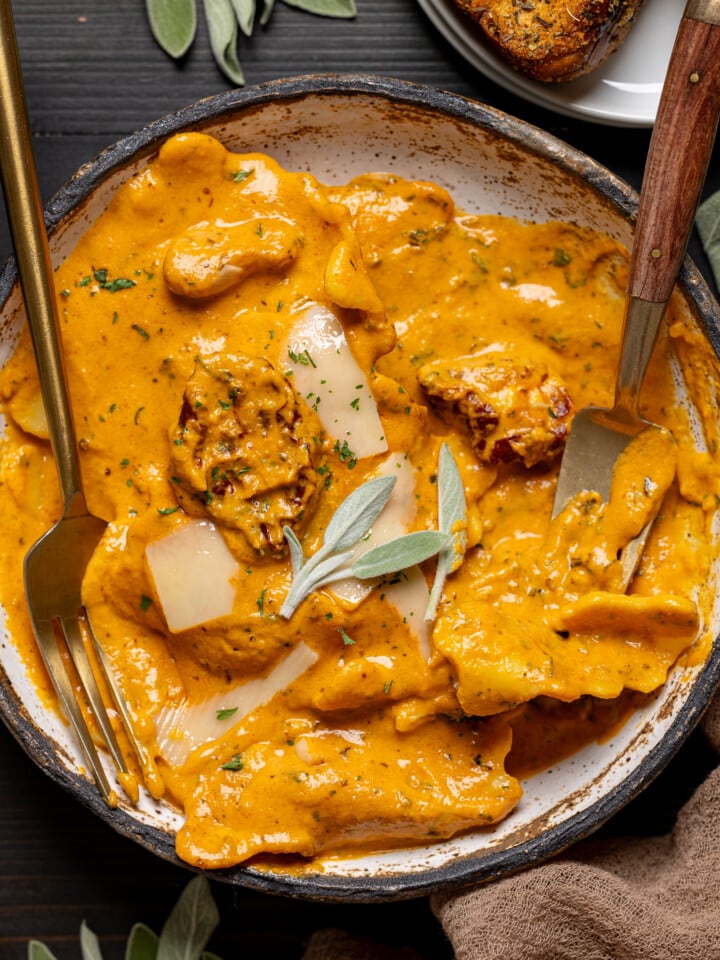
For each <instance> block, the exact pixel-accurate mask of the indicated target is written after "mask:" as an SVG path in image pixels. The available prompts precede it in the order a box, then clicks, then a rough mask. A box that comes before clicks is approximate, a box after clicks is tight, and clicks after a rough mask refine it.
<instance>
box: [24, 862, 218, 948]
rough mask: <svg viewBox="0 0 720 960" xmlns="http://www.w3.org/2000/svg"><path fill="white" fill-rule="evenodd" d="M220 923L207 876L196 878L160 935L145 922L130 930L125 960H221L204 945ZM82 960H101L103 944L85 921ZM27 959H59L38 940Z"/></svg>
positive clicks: (181, 896) (81, 935)
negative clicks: (101, 944)
mask: <svg viewBox="0 0 720 960" xmlns="http://www.w3.org/2000/svg"><path fill="white" fill-rule="evenodd" d="M219 922H220V914H219V913H218V909H217V906H216V904H215V901H214V900H213V896H212V893H211V892H210V884H209V882H208V879H207V877H194V878H193V879H192V880H191V881H190V883H188V885H187V886H186V887H185V889H184V890H183V892H182V893H181V895H180V899H179V900H178V902H177V903H176V904H175V906H174V907H173V909H172V911H171V913H170V915H169V916H168V918H167V920H166V921H165V925H164V926H163V928H162V931H161V933H160V936H158V935H157V934H156V933H154V932H153V931H152V930H151V929H150V928H149V927H147V926H145V924H143V923H136V924H135V925H134V926H133V928H132V930H131V931H130V936H129V938H128V941H127V946H126V948H125V960H219V957H216V956H215V954H212V953H209V952H208V951H207V950H206V949H205V946H206V944H207V942H208V941H209V939H210V937H211V936H212V934H213V932H214V931H215V928H216V927H217V925H218V923H219ZM80 956H81V958H82V960H102V951H101V949H100V942H99V940H98V938H97V936H96V935H95V934H94V933H93V931H92V930H91V929H90V928H89V927H88V926H87V924H86V923H85V922H84V921H83V923H82V924H81V926H80ZM28 960H56V958H55V954H54V953H53V952H52V951H51V950H50V949H49V948H48V947H46V946H45V944H44V943H41V942H40V941H39V940H31V941H30V943H29V944H28Z"/></svg>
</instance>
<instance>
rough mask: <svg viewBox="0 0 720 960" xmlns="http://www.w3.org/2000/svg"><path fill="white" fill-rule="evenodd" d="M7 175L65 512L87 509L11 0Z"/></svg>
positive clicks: (1, 88) (1, 23)
mask: <svg viewBox="0 0 720 960" xmlns="http://www.w3.org/2000/svg"><path fill="white" fill-rule="evenodd" d="M0 173H2V184H3V192H4V195H5V204H6V207H7V212H8V220H9V222H10V232H11V235H12V240H13V247H14V249H15V259H16V261H17V266H18V273H19V274H20V284H21V287H22V291H23V298H24V300H25V310H26V314H27V320H28V326H29V328H30V334H31V337H32V343H33V349H34V351H35V359H36V363H37V367H38V373H39V377H40V389H41V392H42V398H43V403H44V406H45V414H46V417H47V421H48V429H49V431H50V442H51V444H52V449H53V454H54V457H55V463H56V466H57V471H58V477H59V480H60V489H61V493H62V499H63V506H64V508H65V512H66V513H68V512H70V513H73V512H77V511H78V510H79V511H83V512H84V498H83V496H82V482H81V478H80V465H79V461H78V453H77V444H76V439H75V429H74V426H73V421H72V414H71V410H70V403H69V400H68V395H67V389H66V386H65V375H64V370H63V363H62V354H61V350H60V342H59V333H58V331H59V320H58V309H57V300H56V297H55V286H54V283H53V268H52V261H51V259H50V250H49V246H48V239H47V234H46V231H45V221H44V218H43V211H42V203H41V200H40V190H39V187H38V181H37V172H36V168H35V157H34V152H33V145H32V138H31V134H30V123H29V120H28V112H27V105H26V102H25V93H24V90H23V81H22V72H21V68H20V58H19V55H18V48H17V39H16V35H15V25H14V22H13V15H12V7H11V4H10V0H0Z"/></svg>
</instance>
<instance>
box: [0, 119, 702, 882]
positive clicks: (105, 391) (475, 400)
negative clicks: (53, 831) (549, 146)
mask: <svg viewBox="0 0 720 960" xmlns="http://www.w3.org/2000/svg"><path fill="white" fill-rule="evenodd" d="M626 274H627V255H626V252H625V250H624V249H622V248H621V247H620V246H619V245H618V244H617V243H616V242H615V241H614V240H612V239H611V238H609V237H607V236H603V235H601V234H598V233H596V232H593V231H591V230H589V229H585V228H581V227H577V226H574V225H571V224H564V223H545V224H528V223H521V222H518V221H516V220H513V219H509V218H503V217H499V216H496V215H491V214H488V215H477V214H473V215H470V214H467V213H465V212H463V211H459V210H456V208H455V206H454V203H453V200H452V197H451V196H450V195H449V194H448V192H447V191H446V190H445V189H443V188H442V187H440V186H437V185H434V184H432V183H426V182H419V181H416V182H413V181H409V180H404V179H402V178H401V177H398V176H394V175H391V174H386V173H369V174H367V175H365V176H361V177H359V178H357V179H355V180H353V181H352V182H350V183H349V184H345V185H342V186H333V187H329V186H325V185H323V184H321V183H319V182H317V180H315V178H314V177H313V176H312V175H310V174H308V173H305V172H290V171H287V170H284V169H282V168H281V167H280V166H279V165H278V164H277V163H276V162H275V161H274V160H273V159H272V158H270V157H267V156H264V155H262V154H259V153H252V154H244V155H240V154H234V153H231V152H229V151H228V150H226V149H225V147H223V146H222V144H221V143H220V142H219V141H217V140H215V139H212V138H210V137H208V136H206V135H204V134H198V133H184V134H180V135H178V136H176V137H174V138H172V139H170V140H169V141H168V142H167V143H166V144H165V145H164V146H163V147H162V148H161V149H160V151H159V153H158V154H157V156H156V157H154V158H153V159H152V160H151V161H150V162H149V164H148V166H147V167H146V168H145V169H144V170H142V171H140V172H139V173H138V174H136V175H135V176H133V177H132V178H131V179H130V180H129V181H128V182H127V183H126V184H125V185H124V186H123V187H121V188H120V189H119V191H118V192H117V194H116V196H115V198H114V199H113V201H112V203H111V205H110V206H109V208H108V210H107V211H106V212H105V213H104V214H103V215H102V216H101V217H99V218H98V220H97V221H96V222H95V223H94V224H93V225H92V226H91V227H90V228H89V230H88V231H87V233H86V234H85V235H84V236H83V237H82V238H81V239H80V240H79V241H78V243H77V246H76V248H75V250H74V251H73V252H72V253H71V255H70V256H69V257H68V259H67V260H66V261H65V262H64V263H63V264H62V266H61V267H60V268H59V269H58V271H57V289H58V296H59V303H60V308H61V313H62V323H63V332H64V338H65V351H66V361H67V368H68V375H69V381H70V383H71V384H72V402H73V408H74V413H75V418H76V423H77V428H78V434H79V437H80V452H81V457H82V471H83V476H84V478H85V483H86V488H87V492H88V501H89V505H90V508H91V510H93V511H94V512H96V513H98V514H99V515H101V516H103V517H104V518H105V519H106V520H107V521H108V523H109V526H108V529H107V532H106V535H105V537H104V538H103V540H102V542H101V543H100V545H99V547H98V549H97V551H96V552H95V555H94V556H93V558H92V561H91V563H90V565H89V567H88V570H87V574H86V578H85V582H84V588H83V597H84V601H85V604H86V606H87V608H88V611H89V614H90V617H91V619H92V622H93V624H94V627H95V632H96V633H97V635H98V638H99V640H100V642H101V644H102V646H103V648H104V650H105V652H106V654H107V657H108V659H109V661H110V663H111V664H112V666H113V668H114V670H115V672H116V674H117V677H118V681H119V684H120V686H121V688H122V690H123V691H124V694H125V696H126V698H127V700H128V703H129V705H130V709H131V713H132V716H133V717H134V719H135V724H136V733H137V735H138V737H139V738H140V740H141V742H142V744H143V747H144V750H145V753H146V760H145V763H146V768H145V769H143V770H140V771H138V772H139V774H140V775H141V778H142V779H144V782H145V784H146V787H147V789H148V790H149V791H151V792H152V794H153V795H154V796H157V797H160V796H163V795H164V796H165V797H166V798H167V799H168V801H169V802H171V803H173V804H175V805H176V806H177V807H178V809H180V810H181V811H182V812H183V813H184V817H185V821H184V825H183V826H182V828H181V830H180V831H179V834H178V839H177V849H178V853H179V855H180V856H181V857H183V858H184V859H185V860H187V861H188V862H189V863H191V864H193V865H195V866H198V867H203V868H221V867H229V866H233V865H235V864H237V863H241V862H244V861H247V860H257V859H258V858H261V859H262V858H267V857H276V856H277V855H286V856H292V857H301V858H312V857H316V856H323V855H328V854H336V853H338V852H342V851H345V850H348V849H368V848H371V849H382V848H386V847H389V846H396V845H398V844H411V843H421V842H422V843H424V842H428V841H436V840H437V841H440V840H442V839H444V838H447V837H450V836H453V835H454V834H456V833H459V832H462V831H465V830H469V829H492V826H493V824H496V823H497V822H499V821H500V820H501V819H503V818H504V817H507V816H512V811H513V810H514V809H515V807H516V806H517V805H518V804H520V803H522V793H523V780H524V778H525V777H526V776H527V775H529V773H530V772H531V770H530V769H529V767H528V769H527V770H525V771H524V770H523V768H522V762H521V761H520V760H518V761H517V762H516V763H513V756H514V755H515V756H517V757H524V756H530V755H531V754H532V756H533V761H532V769H533V770H534V769H537V768H538V767H539V766H542V763H543V761H545V762H547V763H551V762H554V760H555V759H557V757H558V755H559V753H561V752H562V749H563V743H564V738H565V737H566V734H567V730H568V726H569V725H572V726H573V743H574V744H575V745H580V744H581V743H582V742H583V737H584V738H585V739H588V740H589V739H593V738H595V737H597V736H598V735H599V734H600V733H602V730H600V729H599V722H598V721H597V719H596V718H595V719H594V720H593V721H592V722H590V721H589V720H588V716H589V711H588V702H596V703H600V702H603V703H605V702H607V703H608V704H612V705H613V708H612V709H610V708H608V710H607V716H608V718H609V719H608V724H609V723H610V722H612V723H613V724H615V723H617V722H618V717H619V716H620V715H621V714H623V711H624V710H625V707H624V706H623V704H624V702H625V701H624V699H623V697H624V696H625V695H626V693H627V691H635V692H639V693H650V692H652V691H653V690H655V689H657V688H658V687H659V686H660V685H661V684H663V683H664V682H665V679H666V678H667V676H668V672H669V671H670V670H671V669H672V668H673V666H674V665H675V664H677V662H678V660H679V659H681V658H682V657H683V656H692V657H696V658H701V657H702V656H703V655H704V654H705V652H706V651H707V649H708V648H709V643H710V642H711V630H710V612H711V608H712V596H713V590H714V586H715V580H714V565H715V561H716V559H717V544H716V541H715V536H714V533H713V523H714V517H715V511H716V509H717V503H718V495H720V481H719V480H718V478H719V476H720V474H719V472H718V465H717V454H716V451H717V444H713V443H712V439H713V437H714V433H713V431H714V430H716V427H715V426H714V424H713V422H712V410H711V409H710V408H709V407H708V406H707V404H706V403H705V404H704V403H703V399H702V391H703V389H704V385H705V384H706V383H707V382H708V381H712V382H716V380H717V377H718V364H717V361H716V360H715V358H714V356H713V354H712V352H711V350H710V348H709V346H708V345H707V344H705V343H704V341H702V340H700V339H699V337H698V336H697V334H696V332H695V331H694V329H693V327H692V325H691V324H690V322H689V320H688V319H687V318H686V317H685V315H684V313H683V311H682V308H681V306H679V305H675V306H674V307H673V308H672V310H671V316H670V324H669V326H668V331H669V334H668V332H667V331H664V332H663V334H662V335H661V338H660V342H659V344H658V347H657V349H656V351H655V354H654V357H653V361H652V363H651V367H650V372H649V375H648V380H647V388H646V390H645V392H644V394H643V398H642V410H643V414H644V415H645V416H647V417H648V419H650V420H652V421H656V422H659V423H662V424H663V425H664V426H665V427H666V428H667V431H666V432H663V434H662V436H660V435H659V432H658V435H654V434H653V435H651V436H648V437H645V438H644V439H642V440H641V441H639V442H638V444H637V445H631V447H632V449H633V451H634V452H633V454H632V455H629V456H628V459H627V461H626V463H625V466H624V467H623V469H622V470H621V471H619V473H618V477H617V484H616V487H615V488H614V493H613V496H612V497H611V499H610V502H609V503H608V504H604V503H602V501H601V500H600V498H599V497H598V496H597V495H596V494H595V493H594V492H593V491H587V492H586V493H584V494H582V495H581V496H580V497H579V498H578V499H577V500H576V501H574V502H573V503H572V504H571V506H570V507H569V508H568V510H567V511H565V512H564V513H563V514H562V515H561V516H560V517H558V518H556V519H555V520H552V518H551V513H552V500H553V492H554V487H555V480H556V476H557V470H558V463H559V459H560V456H561V454H562V449H563V445H564V442H565V438H566V436H567V434H568V431H569V430H571V429H572V416H573V413H574V412H575V411H577V410H579V409H581V408H582V407H584V406H586V405H588V404H606V403H607V402H608V400H609V398H610V396H611V393H612V388H613V382H614V365H615V358H616V351H617V343H618V339H619V334H620V328H621V323H622V312H623V291H624V285H625V280H626ZM679 367H687V368H688V369H689V371H690V376H689V378H688V380H689V391H690V395H691V398H692V399H693V400H695V401H696V407H697V412H696V422H695V424H694V428H695V433H697V426H698V423H699V424H700V426H701V427H702V426H704V427H705V429H706V433H707V437H708V441H709V442H708V444H707V449H706V450H704V451H697V450H696V449H695V441H694V439H693V433H692V431H691V429H690V427H691V424H690V419H689V415H688V413H687V412H686V410H685V408H684V407H683V406H681V405H680V404H678V403H676V402H675V400H674V399H673V398H674V397H675V387H674V383H675V378H676V376H677V370H678V368H679ZM699 370H702V373H701V374H699V373H698V371H699ZM38 397H39V393H38V387H37V378H36V374H35V370H34V363H33V357H32V350H31V347H30V343H29V338H28V336H27V334H26V333H24V334H23V336H22V338H21V341H20V343H19V345H18V348H17V350H16V351H15V353H14V355H13V356H12V357H11V358H10V359H9V361H8V362H7V363H6V365H5V367H4V369H3V371H2V373H0V401H1V402H2V410H3V413H4V414H5V415H6V417H7V420H8V425H7V430H6V433H5V435H4V438H3V440H2V449H1V450H0V456H1V459H0V483H1V484H2V487H3V490H4V492H5V493H6V494H8V495H9V496H10V497H11V498H12V503H13V505H14V507H16V509H14V510H13V511H11V512H10V515H9V516H8V517H7V533H6V540H5V544H6V549H5V550H4V551H3V553H2V556H1V558H0V563H1V564H2V569H1V570H0V590H1V591H2V601H3V604H4V606H5V608H6V610H7V611H8V616H9V625H10V630H11V633H12V636H13V640H14V642H15V643H16V644H17V645H18V647H19V649H20V650H21V651H22V653H23V656H24V658H25V660H26V662H27V664H28V669H29V670H30V672H31V674H32V676H33V677H34V678H35V679H36V681H37V684H38V687H39V689H41V690H43V691H44V695H45V696H47V697H48V698H50V696H51V694H50V693H49V691H48V690H47V684H46V680H45V678H44V674H43V669H42V666H41V665H40V661H39V659H38V656H37V653H36V651H35V649H34V645H33V640H32V636H31V633H30V629H29V624H28V622H27V617H26V615H25V614H24V612H23V605H22V575H21V569H22V556H23V551H24V548H25V545H26V544H28V543H30V542H32V541H33V540H34V539H36V538H37V536H38V535H39V534H40V533H41V532H42V530H43V529H44V528H45V526H47V525H49V523H50V522H52V520H53V519H54V518H55V517H56V516H57V514H58V511H59V504H58V503H57V494H56V491H55V488H54V486H53V479H52V465H51V463H50V451H49V445H48V441H47V437H46V429H45V424H44V418H43V416H42V414H41V412H40V406H39V401H38ZM448 462H451V463H452V465H453V467H452V476H453V477H456V478H457V483H458V484H459V488H460V490H461V491H462V495H460V494H459V493H458V490H457V489H455V491H454V494H453V497H452V500H453V503H452V507H451V508H450V507H448V502H447V501H448V488H447V487H446V486H445V483H446V476H447V474H443V471H442V470H441V464H442V463H445V464H447V463H448ZM371 481H375V482H378V481H381V482H382V483H383V484H384V486H383V489H385V486H387V484H388V483H390V484H392V485H393V488H392V492H391V493H390V494H389V496H388V499H387V502H386V503H385V505H384V506H383V507H382V509H381V510H380V512H379V513H376V514H374V515H373V516H372V518H371V520H370V521H369V522H368V523H366V524H365V526H364V527H363V526H362V524H360V520H359V519H358V517H356V516H353V517H350V518H348V517H347V516H344V514H343V504H346V503H347V502H348V497H351V496H355V495H357V494H358V491H360V492H362V488H363V487H364V485H365V484H367V483H370V482H371ZM373 489H377V488H373ZM388 489H389V488H388ZM38 505H40V506H41V511H40V513H38ZM448 511H449V513H448ZM338 516H340V517H344V519H343V523H340V521H339V520H338ZM648 522H651V523H652V530H651V535H650V539H649V541H648V544H647V547H646V550H645V553H644V556H643V558H642V561H641V564H640V567H639V569H638V571H637V574H636V576H635V578H634V580H633V582H632V584H631V586H630V589H629V591H628V592H627V593H626V592H625V590H624V589H623V587H622V585H621V576H620V573H621V558H622V552H623V549H624V547H625V545H626V544H627V542H628V541H629V540H630V539H631V538H632V537H634V536H635V534H636V533H637V532H638V530H639V529H641V528H642V527H643V526H644V525H645V524H646V523H648ZM343 524H345V526H344V527H343V529H344V530H345V533H344V534H342V531H340V532H339V527H341V526H342V525H343ZM348 531H350V532H348ZM353 531H354V533H353ZM341 534H342V535H341ZM351 534H352V535H351ZM418 534H419V535H423V534H431V536H430V538H429V540H428V538H427V537H426V538H425V540H424V541H423V542H425V543H428V542H431V543H433V544H435V546H433V547H432V549H431V550H429V552H426V553H417V552H416V553H413V554H410V553H408V552H407V551H408V550H410V546H409V544H411V543H419V542H420V541H419V540H418V539H417V535H418ZM326 538H328V539H329V540H330V541H331V546H332V544H333V543H334V544H336V547H337V548H335V547H333V548H332V549H330V547H326V543H327V540H326ZM333 538H334V539H333ZM413 538H415V539H413ZM420 540H422V536H421V537H420ZM460 547H461V548H460ZM413 549H415V548H414V547H413ZM320 550H325V553H322V554H321V553H319V551H320ZM378 550H380V551H381V554H382V551H383V550H385V551H386V552H385V553H384V554H382V555H383V556H387V555H389V552H391V551H392V550H395V551H396V555H397V557H399V560H396V561H395V564H396V565H395V567H392V566H389V567H387V569H384V572H381V573H373V574H372V575H367V576H365V575H362V574H361V572H358V571H361V570H362V561H363V558H364V560H365V561H367V558H368V557H371V556H373V555H377V553H376V552H377V551H378ZM433 551H434V552H433ZM313 558H315V559H313ZM318 558H319V559H318ZM403 558H407V562H405V560H404V559H403ZM358 564H359V565H360V566H358ZM373 569H374V570H377V569H378V568H377V567H375V568H373ZM308 570H319V571H320V573H321V574H322V576H320V573H319V574H318V575H317V576H316V578H315V580H313V579H312V577H311V576H310V575H309V574H308ZM301 576H306V577H307V583H308V587H307V589H306V590H304V591H303V592H301V593H300V594H299V595H298V602H297V603H296V604H293V606H292V612H291V613H289V614H288V613H287V607H286V606H285V603H286V600H287V597H288V595H289V592H290V590H291V588H292V587H293V586H294V585H296V584H297V582H298V580H299V578H300V577H301ZM323 577H325V579H323ZM431 590H432V591H433V593H432V594H431ZM431 596H432V597H437V596H439V603H438V604H437V609H436V611H435V613H433V610H434V600H433V602H432V603H431ZM283 611H285V612H283ZM548 704H551V705H552V709H551V708H550V707H548ZM560 705H564V706H563V709H564V710H565V711H566V712H565V714H564V716H565V720H564V722H562V723H561V722H560V721H559V719H557V718H558V712H557V711H558V710H559V708H560ZM539 713H542V714H543V715H544V716H545V717H546V718H548V719H547V722H545V723H544V724H543V725H542V729H543V736H544V737H545V739H544V740H543V742H542V743H541V744H540V746H539V747H533V749H532V750H530V749H529V747H528V743H527V738H529V737H530V730H531V727H532V724H533V722H534V720H533V718H535V717H537V715H538V714H539ZM597 713H598V712H596V714H597ZM568 717H569V718H571V719H570V720H568ZM553 730H554V731H555V732H554V733H553ZM513 744H514V746H513ZM509 769H511V770H512V773H510V772H508V770H509Z"/></svg>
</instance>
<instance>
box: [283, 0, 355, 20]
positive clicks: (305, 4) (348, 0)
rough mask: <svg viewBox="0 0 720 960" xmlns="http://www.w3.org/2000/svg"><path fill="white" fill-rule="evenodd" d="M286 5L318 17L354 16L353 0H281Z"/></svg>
mask: <svg viewBox="0 0 720 960" xmlns="http://www.w3.org/2000/svg"><path fill="white" fill-rule="evenodd" d="M283 3H284V4H286V5H287V6H288V7H297V8H298V9H300V10H306V11H307V12H308V13H315V14H317V15H318V16H319V17H354V16H356V14H357V8H356V6H355V0H283Z"/></svg>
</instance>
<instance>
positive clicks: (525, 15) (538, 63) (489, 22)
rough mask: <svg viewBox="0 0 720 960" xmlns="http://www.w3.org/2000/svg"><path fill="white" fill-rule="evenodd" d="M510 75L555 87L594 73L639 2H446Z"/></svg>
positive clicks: (624, 32)
mask: <svg viewBox="0 0 720 960" xmlns="http://www.w3.org/2000/svg"><path fill="white" fill-rule="evenodd" d="M452 2H453V3H454V4H455V6H457V7H458V8H459V9H460V10H461V11H462V12H463V13H464V14H466V15H467V16H468V17H470V18H471V20H472V21H473V22H474V23H475V24H477V26H478V28H479V29H480V31H481V33H482V35H483V36H484V37H485V38H486V39H487V41H488V42H489V43H490V45H491V46H492V47H493V48H494V49H495V50H496V51H497V53H498V54H499V55H500V56H501V57H502V58H503V59H504V60H506V61H507V62H508V63H509V64H510V65H511V66H512V67H514V69H516V70H518V71H519V72H520V73H523V74H525V75H526V76H529V77H532V78H533V79H534V80H541V81H543V82H545V83H559V82H562V81H566V80H574V79H575V78H576V77H579V76H582V75H583V74H586V73H589V72H590V71H591V70H595V69H596V68H597V67H599V66H600V64H601V63H604V62H605V60H606V59H607V58H608V57H609V56H610V54H611V53H613V52H614V51H615V50H617V48H618V47H619V46H620V45H621V44H622V42H623V41H624V40H625V37H626V36H627V34H628V31H629V29H630V27H631V25H632V23H633V20H634V18H635V15H636V14H637V12H638V11H639V10H640V8H641V7H642V5H643V2H644V0H452Z"/></svg>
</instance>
